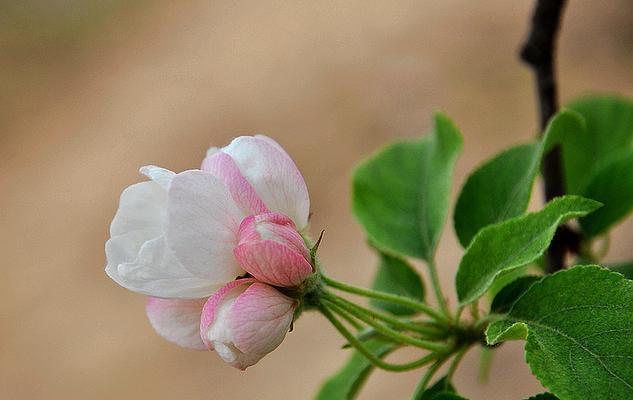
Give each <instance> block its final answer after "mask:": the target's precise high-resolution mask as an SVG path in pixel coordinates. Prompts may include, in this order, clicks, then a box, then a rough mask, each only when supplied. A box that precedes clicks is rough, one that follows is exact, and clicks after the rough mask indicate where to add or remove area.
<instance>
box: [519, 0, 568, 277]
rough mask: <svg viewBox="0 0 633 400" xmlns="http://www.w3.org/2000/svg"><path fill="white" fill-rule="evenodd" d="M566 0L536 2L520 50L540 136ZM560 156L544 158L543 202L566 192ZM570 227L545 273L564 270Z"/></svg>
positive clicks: (554, 97) (550, 110) (552, 105)
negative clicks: (532, 87) (529, 73)
mask: <svg viewBox="0 0 633 400" xmlns="http://www.w3.org/2000/svg"><path fill="white" fill-rule="evenodd" d="M565 2H566V0H537V2H536V7H535V9H534V15H533V16H532V29H531V30H530V34H529V36H528V39H527V40H526V42H525V44H524V45H523V47H522V49H521V59H522V60H523V61H524V62H525V63H527V64H528V65H529V66H530V67H532V70H533V72H534V75H535V78H536V89H537V92H538V103H539V110H540V127H541V134H542V132H544V131H545V127H546V126H547V123H548V121H549V120H550V118H551V117H552V116H553V115H554V113H556V111H557V110H558V93H557V92H558V91H557V86H556V74H555V70H554V62H555V53H556V36H557V33H558V30H559V27H560V20H561V16H562V13H563V8H564V6H565ZM561 155H562V153H561V148H560V146H555V147H554V148H553V149H552V150H550V151H549V152H548V153H547V154H546V155H545V157H544V159H543V165H542V172H543V182H544V186H545V200H546V201H549V200H551V199H553V198H554V197H557V196H561V195H563V194H564V193H565V185H564V181H563V168H562V160H561V159H562V156H561ZM570 230H571V228H569V227H567V226H561V228H560V229H559V230H558V231H557V232H556V235H555V236H554V239H553V240H552V243H551V244H550V247H549V249H548V251H547V255H546V259H547V272H549V273H552V272H556V271H558V270H560V269H563V268H565V255H566V254H567V250H568V249H570V248H571V247H572V246H573V245H572V244H571V243H568V241H569V239H570V234H569V231H570ZM571 236H573V235H571Z"/></svg>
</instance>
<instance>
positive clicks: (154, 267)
mask: <svg viewBox="0 0 633 400" xmlns="http://www.w3.org/2000/svg"><path fill="white" fill-rule="evenodd" d="M111 240H112V239H111ZM112 279H114V280H115V281H116V282H117V283H118V284H119V285H121V286H123V287H125V288H126V289H129V290H132V291H134V292H137V293H142V294H145V295H148V296H154V297H166V298H179V299H196V298H201V297H208V296H210V295H211V294H213V293H214V292H215V291H216V290H218V289H219V288H220V286H221V285H220V284H218V283H216V282H214V281H209V280H207V279H204V278H201V277H198V276H195V275H193V274H192V273H191V272H189V271H188V270H186V269H185V268H184V267H183V266H182V264H181V263H180V262H179V261H178V259H177V258H176V256H175V255H174V253H173V252H172V250H171V249H170V248H169V247H168V246H167V245H166V243H165V238H164V236H159V237H157V238H155V239H152V240H150V241H147V242H146V243H144V244H143V245H142V246H141V249H140V251H139V253H138V257H136V258H135V259H134V260H133V261H128V262H123V263H120V264H119V265H118V268H117V274H116V276H113V277H112Z"/></svg>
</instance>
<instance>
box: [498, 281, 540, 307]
mask: <svg viewBox="0 0 633 400" xmlns="http://www.w3.org/2000/svg"><path fill="white" fill-rule="evenodd" d="M541 278H542V277H540V276H534V275H528V276H522V277H520V278H518V279H515V280H514V281H512V282H510V283H509V284H508V285H506V286H504V287H503V289H501V290H500V291H499V293H497V295H496V296H495V298H494V299H493V300H492V304H490V312H491V313H497V314H504V313H507V312H508V311H510V308H512V305H513V304H514V303H515V302H516V301H517V299H518V298H519V297H521V295H522V294H523V293H525V291H526V290H528V289H529V288H530V286H532V285H533V284H534V282H536V281H538V280H539V279H541Z"/></svg>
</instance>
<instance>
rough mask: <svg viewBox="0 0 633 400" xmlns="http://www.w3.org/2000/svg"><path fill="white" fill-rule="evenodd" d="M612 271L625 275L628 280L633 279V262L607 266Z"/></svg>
mask: <svg viewBox="0 0 633 400" xmlns="http://www.w3.org/2000/svg"><path fill="white" fill-rule="evenodd" d="M606 267H607V268H609V269H610V270H611V271H615V272H618V273H620V274H622V275H624V277H625V278H627V279H633V261H625V262H621V263H616V264H610V265H606Z"/></svg>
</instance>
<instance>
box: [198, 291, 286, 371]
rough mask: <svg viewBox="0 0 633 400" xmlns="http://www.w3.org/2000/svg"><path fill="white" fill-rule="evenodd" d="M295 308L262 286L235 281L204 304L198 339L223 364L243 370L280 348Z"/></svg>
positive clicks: (282, 296)
mask: <svg viewBox="0 0 633 400" xmlns="http://www.w3.org/2000/svg"><path fill="white" fill-rule="evenodd" d="M296 307H297V301H296V300H294V299H292V298H290V297H288V296H285V295H283V294H281V293H280V292H279V291H278V290H277V289H275V288H273V287H271V286H269V285H267V284H265V283H261V282H257V280H255V279H238V280H236V281H233V282H231V283H229V284H227V285H226V286H224V287H223V288H222V289H220V290H219V291H218V292H216V293H215V294H214V295H213V297H211V298H210V299H209V300H208V301H207V302H206V303H205V305H204V308H203V310H202V319H201V322H200V336H201V337H202V341H203V342H204V344H206V345H207V346H208V347H209V348H210V349H214V350H215V351H216V352H217V353H218V354H219V355H220V357H222V359H223V360H224V361H226V362H227V363H229V364H231V365H232V366H234V367H236V368H239V369H241V370H245V369H246V368H247V367H250V366H251V365H253V364H255V363H257V362H258V361H259V360H260V359H261V358H262V357H264V356H265V355H266V354H268V353H270V352H271V351H273V350H274V349H275V348H277V346H279V344H280V343H281V342H282V341H283V339H284V337H285V336H286V332H288V329H289V328H290V324H291V323H292V319H293V316H294V311H295V309H296Z"/></svg>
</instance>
